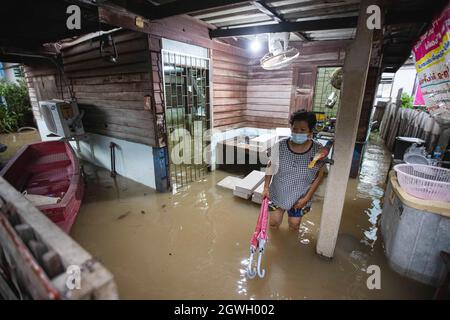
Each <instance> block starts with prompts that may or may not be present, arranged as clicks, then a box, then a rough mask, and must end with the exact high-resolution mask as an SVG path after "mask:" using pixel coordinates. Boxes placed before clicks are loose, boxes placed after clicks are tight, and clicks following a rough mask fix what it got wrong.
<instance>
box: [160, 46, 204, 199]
mask: <svg viewBox="0 0 450 320" xmlns="http://www.w3.org/2000/svg"><path fill="white" fill-rule="evenodd" d="M162 57H163V59H162V62H163V70H164V76H163V81H164V97H165V107H166V125H167V133H168V139H167V140H168V148H169V159H170V177H171V185H172V188H173V190H174V191H175V192H176V191H178V190H180V189H182V188H183V187H185V186H186V185H188V184H189V183H190V182H193V181H198V180H200V179H202V178H203V177H204V175H205V174H206V172H207V171H208V169H209V166H208V164H207V161H206V159H204V150H206V146H207V141H206V139H205V137H204V135H205V131H206V130H208V129H209V128H210V83H209V63H210V61H209V59H206V58H201V57H194V56H190V55H185V54H181V53H177V52H172V51H168V50H162Z"/></svg>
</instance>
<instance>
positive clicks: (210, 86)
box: [161, 46, 213, 187]
mask: <svg viewBox="0 0 450 320" xmlns="http://www.w3.org/2000/svg"><path fill="white" fill-rule="evenodd" d="M198 47H200V46H198ZM202 48H204V47H202ZM205 49H207V50H208V57H207V58H206V57H201V56H196V55H191V54H186V53H182V52H178V51H174V50H168V49H163V48H161V65H162V86H163V97H164V116H166V113H167V103H166V76H165V72H164V54H165V53H168V54H175V55H179V56H185V57H191V58H196V59H203V60H206V61H207V62H208V68H207V70H208V73H209V74H208V82H209V112H208V115H207V116H208V118H209V121H206V123H207V124H208V126H207V128H206V130H211V128H212V127H213V122H212V121H213V119H212V114H213V108H212V97H213V95H212V94H213V91H212V63H211V61H212V59H211V49H209V48H205ZM205 114H206V112H205ZM164 120H165V121H164V123H165V126H166V128H165V129H166V139H167V140H166V141H167V157H168V164H169V168H168V172H169V177H168V178H169V183H170V185H171V187H173V181H172V173H171V169H170V167H171V166H170V163H171V157H170V150H169V139H170V132H169V130H168V123H167V121H166V119H164ZM211 138H212V137H211ZM211 156H212V155H211V154H208V159H205V161H206V163H207V164H208V169H209V168H210V167H211ZM202 158H203V150H202Z"/></svg>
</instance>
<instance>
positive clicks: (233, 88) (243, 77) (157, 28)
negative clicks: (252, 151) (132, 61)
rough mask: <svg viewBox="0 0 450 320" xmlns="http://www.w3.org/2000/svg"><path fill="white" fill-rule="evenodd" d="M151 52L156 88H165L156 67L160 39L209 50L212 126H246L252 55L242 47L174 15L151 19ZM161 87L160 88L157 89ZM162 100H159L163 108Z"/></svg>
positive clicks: (204, 27)
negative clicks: (211, 35)
mask: <svg viewBox="0 0 450 320" xmlns="http://www.w3.org/2000/svg"><path fill="white" fill-rule="evenodd" d="M145 32H147V33H148V34H149V42H150V48H151V51H152V68H153V87H154V88H155V89H154V90H155V95H154V96H155V97H158V96H161V97H162V98H163V96H162V95H158V94H157V92H156V91H158V90H162V85H163V83H162V79H161V77H160V75H159V74H158V72H156V70H157V64H158V63H161V39H162V38H166V39H170V40H175V41H180V42H183V43H187V44H191V45H196V46H200V47H204V48H207V49H209V52H210V60H211V70H210V71H211V72H210V78H211V83H212V90H213V92H212V99H211V106H212V114H211V116H212V126H213V127H214V128H216V129H219V130H227V129H231V128H238V127H244V126H245V125H246V119H245V114H244V112H245V109H246V105H247V89H246V88H247V82H248V62H249V55H248V53H247V51H246V50H245V49H243V48H240V47H237V46H233V45H230V44H227V43H223V42H221V41H219V40H211V39H210V38H209V33H208V28H207V27H206V26H205V25H203V24H200V23H198V22H197V21H195V20H194V19H192V18H190V17H187V16H175V17H171V18H166V19H161V20H157V21H155V22H152V24H151V26H150V27H149V28H148V30H145ZM158 88H161V89H158ZM162 107H163V101H159V102H156V108H157V110H158V108H162Z"/></svg>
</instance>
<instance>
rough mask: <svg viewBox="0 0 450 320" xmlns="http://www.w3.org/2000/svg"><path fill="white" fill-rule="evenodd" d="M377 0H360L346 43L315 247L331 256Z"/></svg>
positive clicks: (370, 43)
mask: <svg viewBox="0 0 450 320" xmlns="http://www.w3.org/2000/svg"><path fill="white" fill-rule="evenodd" d="M376 2H377V1H373V0H371V1H369V0H362V1H361V5H360V9H359V18H358V26H357V30H356V38H355V40H354V41H353V42H352V43H351V44H350V45H349V47H348V49H347V51H346V55H345V62H344V81H343V87H342V93H341V102H340V106H339V111H338V115H337V122H336V133H335V144H334V154H333V159H334V166H331V169H330V172H329V174H328V179H327V180H328V181H327V188H326V193H325V199H324V203H323V209H322V218H321V221H320V230H319V237H318V241H317V248H316V251H317V253H318V254H320V255H323V256H325V257H328V258H332V257H333V254H334V248H335V245H336V239H337V236H338V231H339V224H340V222H341V215H342V209H343V207H344V201H345V193H346V190H347V183H348V179H349V173H350V167H351V163H352V156H353V148H354V145H355V141H356V135H357V130H358V123H359V118H360V114H361V106H362V102H363V96H364V88H365V86H366V79H367V71H368V67H369V62H370V56H371V52H372V42H373V33H374V30H370V29H368V28H367V25H366V21H367V17H368V14H367V13H366V10H367V7H368V6H369V5H372V4H374V3H376Z"/></svg>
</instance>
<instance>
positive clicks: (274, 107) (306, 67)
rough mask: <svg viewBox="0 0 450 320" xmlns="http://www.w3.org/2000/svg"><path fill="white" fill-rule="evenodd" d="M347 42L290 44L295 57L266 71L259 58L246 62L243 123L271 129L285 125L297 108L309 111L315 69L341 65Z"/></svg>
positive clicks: (310, 108)
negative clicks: (281, 66)
mask: <svg viewBox="0 0 450 320" xmlns="http://www.w3.org/2000/svg"><path fill="white" fill-rule="evenodd" d="M348 43H349V42H348V41H326V42H307V43H303V42H301V43H299V42H291V45H292V46H295V47H297V48H298V49H299V51H300V55H299V57H298V58H297V59H296V60H295V61H294V62H293V63H292V64H291V65H290V66H288V67H286V68H283V69H280V70H273V71H267V70H264V69H262V68H261V67H260V65H259V59H260V57H253V58H251V59H250V60H249V71H248V79H249V80H248V86H247V107H246V111H245V116H246V123H247V126H250V127H258V128H275V127H286V126H288V125H289V116H290V114H291V113H292V112H293V111H296V110H298V109H306V110H312V100H313V94H314V87H315V81H316V70H317V68H318V67H320V66H329V65H334V66H339V65H342V64H343V61H344V60H343V59H344V56H345V48H346V46H347V45H348Z"/></svg>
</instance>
